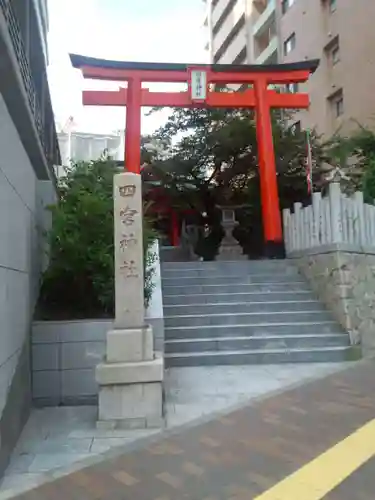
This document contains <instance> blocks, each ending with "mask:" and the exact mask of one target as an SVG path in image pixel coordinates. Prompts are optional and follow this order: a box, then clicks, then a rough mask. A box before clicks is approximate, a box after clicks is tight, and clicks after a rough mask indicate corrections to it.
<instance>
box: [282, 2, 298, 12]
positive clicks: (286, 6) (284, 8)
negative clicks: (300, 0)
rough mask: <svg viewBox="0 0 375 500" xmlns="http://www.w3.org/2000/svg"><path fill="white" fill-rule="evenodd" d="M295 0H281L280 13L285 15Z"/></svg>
mask: <svg viewBox="0 0 375 500" xmlns="http://www.w3.org/2000/svg"><path fill="white" fill-rule="evenodd" d="M294 2H295V0H281V11H282V13H283V14H285V13H286V12H287V11H288V10H289V9H290V8H291V6H292V5H293V4H294Z"/></svg>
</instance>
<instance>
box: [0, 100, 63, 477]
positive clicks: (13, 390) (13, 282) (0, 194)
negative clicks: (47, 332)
mask: <svg viewBox="0 0 375 500" xmlns="http://www.w3.org/2000/svg"><path fill="white" fill-rule="evenodd" d="M0 151H1V154H0V443H1V446H0V475H1V472H2V470H3V469H4V467H5V466H6V462H7V460H8V457H9V454H10V452H11V449H12V447H13V445H14V444H15V442H16V440H17V438H18V435H19V432H20V430H21V429H22V426H23V423H24V422H25V420H26V418H27V416H28V409H29V406H30V401H31V390H30V380H29V379H30V377H29V333H30V325H31V316H32V312H33V308H34V305H35V301H36V299H37V292H38V283H39V276H40V271H41V269H42V266H43V264H45V262H44V256H43V251H44V243H43V238H42V232H43V230H44V228H46V227H47V226H48V223H49V219H48V215H47V213H44V210H43V206H44V204H45V203H50V202H51V200H52V195H53V192H54V191H53V188H52V184H51V183H50V182H49V181H38V180H37V178H36V176H35V173H34V170H33V168H32V165H31V163H30V160H29V158H28V156H27V154H26V152H25V149H24V147H23V145H22V143H21V141H20V139H19V136H18V133H17V131H16V129H15V127H14V124H13V122H12V119H11V117H10V115H9V113H8V109H7V107H6V105H5V102H4V100H3V98H2V96H1V95H0Z"/></svg>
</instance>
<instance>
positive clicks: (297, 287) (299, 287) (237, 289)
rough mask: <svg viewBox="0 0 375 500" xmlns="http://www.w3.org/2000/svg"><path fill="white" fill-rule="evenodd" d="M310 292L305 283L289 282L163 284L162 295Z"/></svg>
mask: <svg viewBox="0 0 375 500" xmlns="http://www.w3.org/2000/svg"><path fill="white" fill-rule="evenodd" d="M300 291H311V289H310V288H309V286H308V284H307V283H306V281H302V280H300V281H296V280H294V281H289V282H287V283H273V282H270V283H247V284H242V283H239V282H238V280H237V283H231V284H224V285H223V284H221V285H207V284H203V285H192V284H190V286H187V285H186V284H185V283H184V284H182V283H180V284H173V285H171V284H169V285H168V284H166V283H165V282H164V283H163V295H181V294H182V295H183V294H189V295H193V296H196V295H197V294H205V295H206V294H207V295H217V294H226V293H227V294H232V293H268V292H282V293H283V292H300Z"/></svg>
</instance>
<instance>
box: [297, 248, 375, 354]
mask: <svg viewBox="0 0 375 500" xmlns="http://www.w3.org/2000/svg"><path fill="white" fill-rule="evenodd" d="M290 258H293V259H294V260H295V262H296V264H297V265H298V267H299V269H300V271H301V272H302V273H303V274H304V275H305V276H306V277H307V279H308V280H309V282H310V283H311V285H312V287H313V288H314V290H315V291H316V293H317V294H318V296H319V298H320V299H321V300H322V301H324V303H325V304H326V305H327V307H328V309H330V310H331V311H332V313H333V314H334V316H335V317H336V319H337V320H338V321H339V322H340V324H341V325H342V326H343V327H344V328H345V329H346V330H347V331H349V333H350V335H351V340H352V343H353V344H360V345H361V346H362V352H363V355H364V356H373V355H374V354H375V249H374V248H366V247H360V246H358V245H349V244H338V245H329V246H326V247H321V248H316V249H313V250H310V251H308V250H304V251H303V252H294V253H292V254H290Z"/></svg>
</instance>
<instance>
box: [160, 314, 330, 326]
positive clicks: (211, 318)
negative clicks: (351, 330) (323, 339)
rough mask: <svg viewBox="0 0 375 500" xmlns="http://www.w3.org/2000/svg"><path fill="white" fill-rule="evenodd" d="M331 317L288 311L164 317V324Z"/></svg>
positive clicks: (201, 323) (318, 319)
mask: <svg viewBox="0 0 375 500" xmlns="http://www.w3.org/2000/svg"><path fill="white" fill-rule="evenodd" d="M330 319H331V316H330V314H329V313H328V312H326V311H289V312H286V313H285V312H249V313H242V314H237V313H226V314H225V313H224V314H211V315H199V314H194V315H185V316H166V317H165V318H164V324H165V326H166V327H167V328H168V327H173V326H210V325H246V324H247V323H248V324H262V323H263V324H264V323H285V322H289V323H293V322H294V321H296V322H298V323H300V322H302V323H304V322H307V323H309V322H314V321H315V322H319V321H329V320H330Z"/></svg>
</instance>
